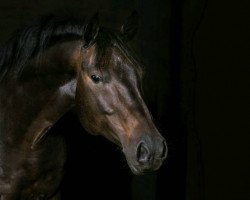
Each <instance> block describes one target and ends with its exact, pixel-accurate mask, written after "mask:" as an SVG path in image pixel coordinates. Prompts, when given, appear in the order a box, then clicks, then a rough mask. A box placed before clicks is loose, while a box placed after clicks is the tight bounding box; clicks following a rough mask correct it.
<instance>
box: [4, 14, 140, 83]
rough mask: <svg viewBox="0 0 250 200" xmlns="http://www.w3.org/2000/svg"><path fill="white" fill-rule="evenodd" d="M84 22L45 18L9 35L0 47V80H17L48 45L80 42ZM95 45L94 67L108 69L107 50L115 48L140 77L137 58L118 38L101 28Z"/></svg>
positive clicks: (73, 19)
mask: <svg viewBox="0 0 250 200" xmlns="http://www.w3.org/2000/svg"><path fill="white" fill-rule="evenodd" d="M84 25H85V23H84V21H83V20H79V19H77V18H72V17H71V18H59V17H55V16H49V17H46V18H44V19H42V20H39V21H38V22H37V23H35V24H33V25H29V26H26V27H24V28H22V29H20V30H17V31H16V32H15V33H14V34H13V36H12V37H11V38H10V39H9V40H8V41H7V42H6V43H5V44H4V45H3V46H2V47H1V48H0V81H2V80H4V79H5V77H6V76H7V75H11V77H17V78H18V77H19V76H20V75H21V74H22V71H23V69H24V68H25V66H26V65H25V64H26V63H27V61H28V60H29V59H31V58H33V57H35V58H36V59H38V61H39V55H40V54H41V53H42V52H43V51H44V50H45V49H46V48H48V47H49V46H51V45H53V44H55V43H57V42H62V41H63V40H71V39H72V40H77V39H81V38H82V37H83V34H84ZM95 43H96V44H97V63H98V67H99V68H102V67H107V66H109V61H110V52H108V47H110V46H116V47H117V48H118V49H119V50H120V51H121V52H123V53H124V54H125V55H126V57H127V58H128V59H129V60H131V61H132V62H133V64H134V65H133V66H132V67H134V68H135V70H136V72H137V74H138V75H139V77H140V78H141V77H142V74H143V71H142V69H141V67H140V63H141V62H139V59H138V58H137V57H136V56H135V54H134V53H133V52H132V50H131V49H130V48H129V47H128V46H127V45H126V44H125V43H124V41H123V38H122V37H121V35H119V34H117V33H115V32H112V31H109V30H108V29H106V28H104V27H101V28H100V31H99V33H98V36H97V40H96V41H95Z"/></svg>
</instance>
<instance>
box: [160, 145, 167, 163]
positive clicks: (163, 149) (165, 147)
mask: <svg viewBox="0 0 250 200" xmlns="http://www.w3.org/2000/svg"><path fill="white" fill-rule="evenodd" d="M162 146H163V147H162V153H161V158H162V159H165V158H166V157H167V154H168V147H167V143H166V141H163V145H162Z"/></svg>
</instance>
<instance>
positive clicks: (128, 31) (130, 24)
mask: <svg viewBox="0 0 250 200" xmlns="http://www.w3.org/2000/svg"><path fill="white" fill-rule="evenodd" d="M138 22H139V15H138V13H137V11H133V12H132V13H131V14H130V16H129V17H128V18H127V20H126V21H125V23H124V24H123V25H122V27H121V33H122V35H123V36H124V37H125V38H126V40H127V41H129V40H131V39H133V37H134V36H135V35H136V33H137V30H138Z"/></svg>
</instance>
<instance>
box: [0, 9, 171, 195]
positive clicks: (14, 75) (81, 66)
mask: <svg viewBox="0 0 250 200" xmlns="http://www.w3.org/2000/svg"><path fill="white" fill-rule="evenodd" d="M98 21H99V20H98V15H95V16H94V17H92V18H91V19H90V20H89V22H88V23H83V22H81V21H79V20H72V19H61V18H57V17H49V18H45V19H44V20H42V21H41V22H39V23H36V24H34V25H31V26H28V27H25V28H24V29H22V30H19V31H18V32H17V34H15V35H14V36H13V37H12V38H11V39H10V40H9V41H8V42H7V43H6V44H5V45H4V46H3V47H2V48H1V50H0V53H1V54H0V55H1V59H0V95H1V96H0V195H1V200H15V199H18V200H19V199H21V200H22V199H34V200H35V199H52V200H56V199H60V195H59V191H58V190H59V185H60V182H61V179H62V176H63V168H64V163H65V158H66V153H65V152H66V147H65V141H64V137H63V135H60V134H57V135H55V134H48V130H49V129H50V128H51V127H53V125H54V124H55V123H56V122H57V121H58V119H59V118H60V117H62V116H63V115H64V114H65V113H66V112H68V111H69V110H71V109H72V108H75V109H76V111H77V112H78V116H79V119H80V122H81V123H82V125H83V127H84V128H85V129H86V130H87V131H88V132H89V133H91V134H93V135H103V136H104V137H106V138H107V139H109V140H110V141H112V142H114V143H116V144H117V145H119V146H120V147H121V149H122V151H123V152H124V154H125V157H126V160H127V163H128V165H129V167H130V169H131V170H132V172H133V173H134V174H143V173H146V172H150V171H155V170H157V169H158V168H159V167H160V166H161V165H162V163H163V161H164V160H165V158H166V156H167V145H166V142H165V140H164V138H163V137H162V136H161V135H160V133H159V132H158V130H157V128H156V127H155V125H154V123H153V122H152V118H151V115H150V113H149V111H148V108H147V106H146V105H145V103H144V101H143V99H142V96H141V79H142V73H143V72H142V68H141V65H140V62H139V61H138V59H136V57H135V56H134V55H133V53H132V52H131V50H130V49H129V48H128V45H127V42H128V41H129V40H130V39H132V38H133V36H134V35H135V34H136V30H137V14H136V13H132V14H131V16H130V17H129V18H128V19H127V21H126V23H125V24H124V25H123V26H122V28H121V30H120V31H119V32H118V31H117V32H116V31H111V30H109V29H108V28H105V27H102V26H100V25H99V22H98ZM71 134H72V133H71Z"/></svg>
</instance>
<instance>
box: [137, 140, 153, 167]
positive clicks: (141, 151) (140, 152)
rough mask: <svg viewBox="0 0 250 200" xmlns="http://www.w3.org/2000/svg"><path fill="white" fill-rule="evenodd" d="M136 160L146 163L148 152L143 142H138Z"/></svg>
mask: <svg viewBox="0 0 250 200" xmlns="http://www.w3.org/2000/svg"><path fill="white" fill-rule="evenodd" d="M136 156H137V161H138V162H139V163H146V162H148V161H149V159H150V152H149V150H148V148H147V146H146V144H145V143H143V142H142V143H140V144H139V146H138V148H137V154H136Z"/></svg>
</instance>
